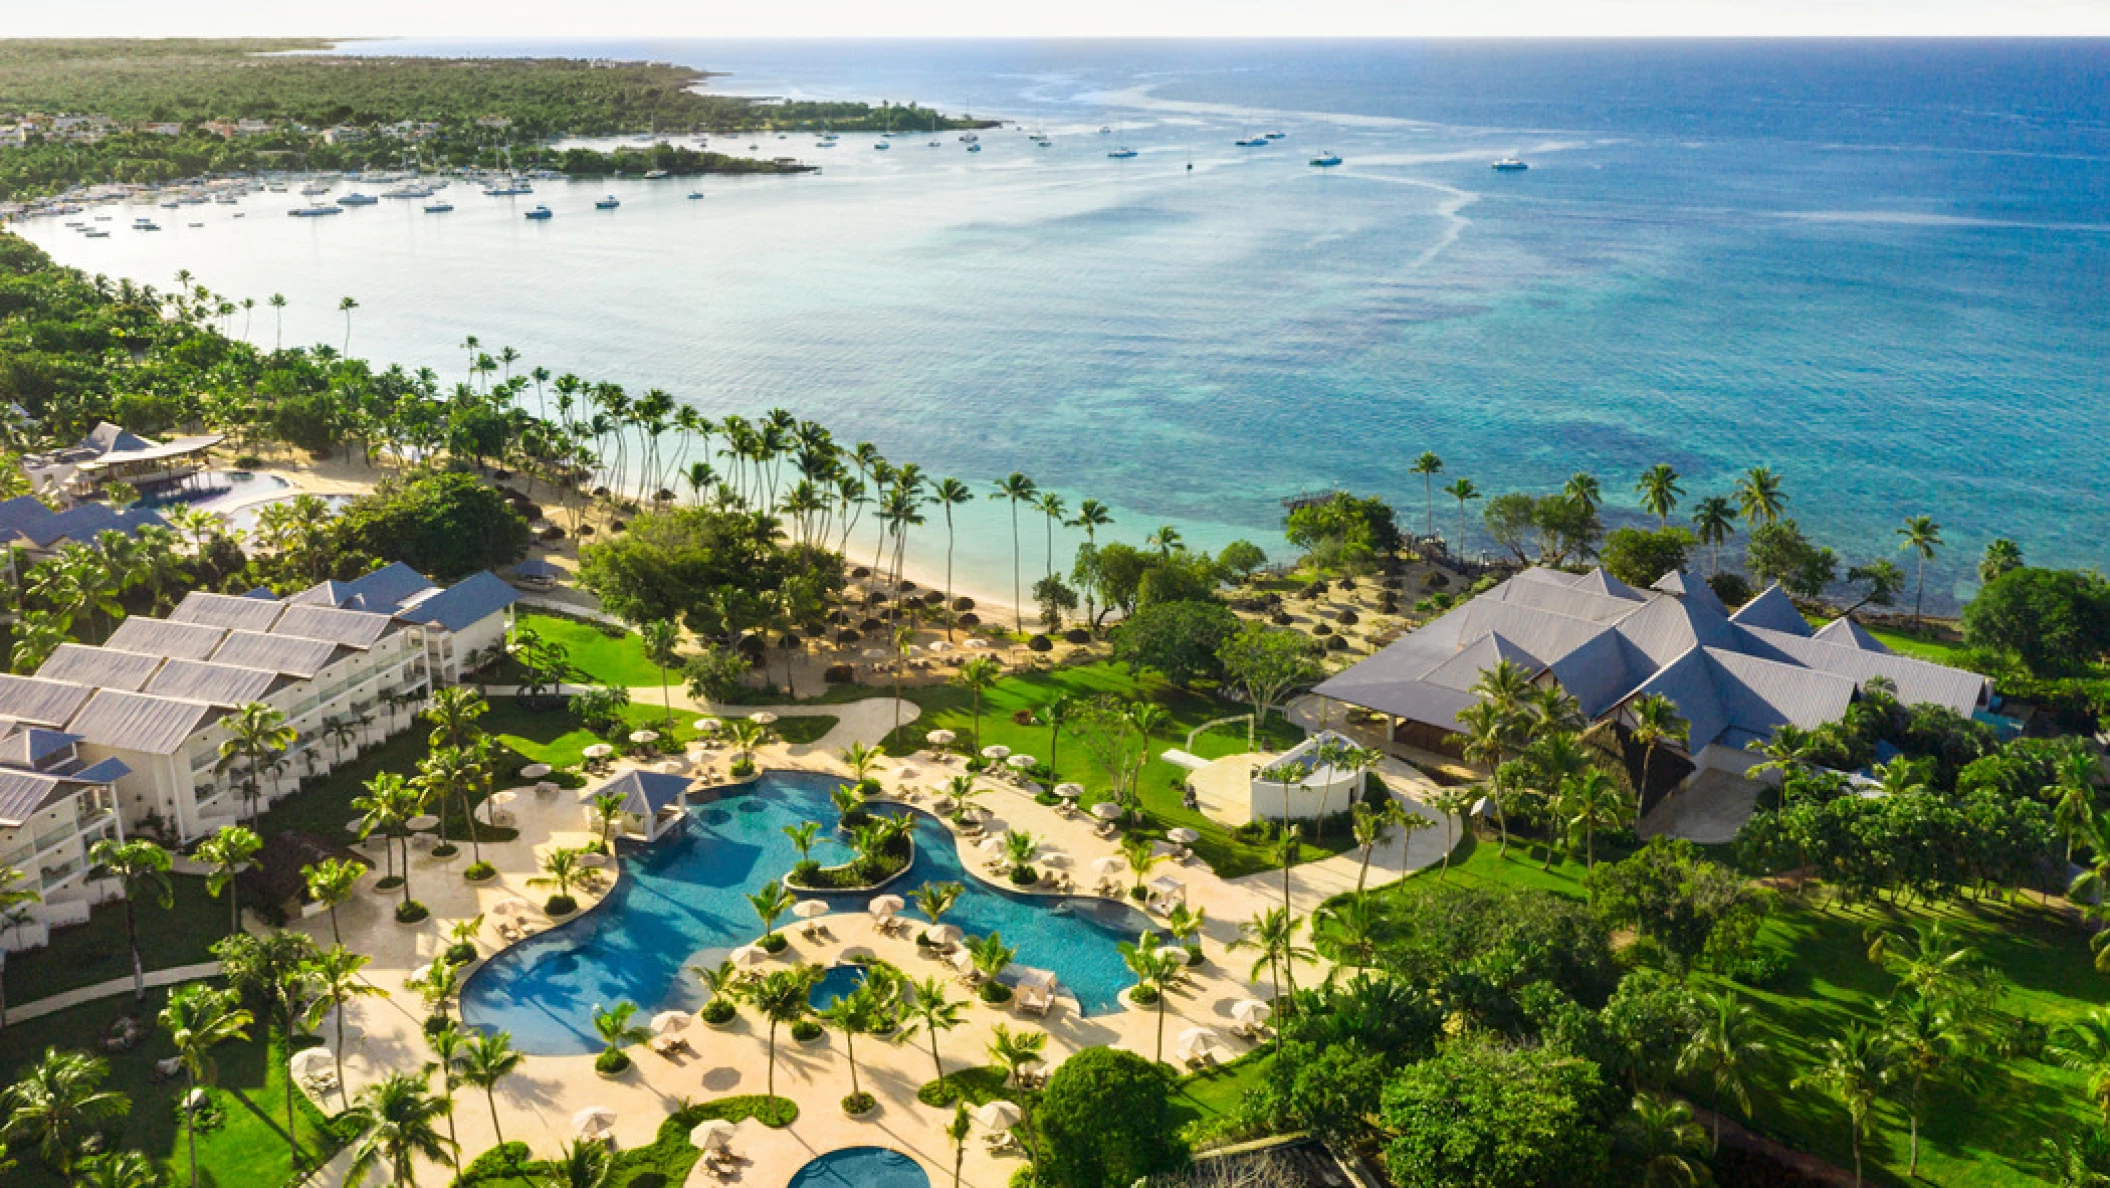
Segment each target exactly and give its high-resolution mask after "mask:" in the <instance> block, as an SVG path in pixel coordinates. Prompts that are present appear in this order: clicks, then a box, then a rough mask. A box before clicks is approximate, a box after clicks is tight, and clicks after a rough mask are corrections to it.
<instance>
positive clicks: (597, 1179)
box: [548, 1139, 615, 1188]
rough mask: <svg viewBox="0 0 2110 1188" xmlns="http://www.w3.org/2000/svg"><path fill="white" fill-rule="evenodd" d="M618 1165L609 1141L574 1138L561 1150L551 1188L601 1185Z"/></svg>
mask: <svg viewBox="0 0 2110 1188" xmlns="http://www.w3.org/2000/svg"><path fill="white" fill-rule="evenodd" d="M614 1166H615V1156H614V1155H613V1154H612V1153H610V1152H609V1150H608V1144H606V1143H598V1142H588V1141H587V1140H585V1139H573V1140H572V1141H570V1142H568V1143H566V1144H564V1145H563V1146H562V1147H559V1148H558V1149H557V1158H556V1161H555V1163H554V1164H553V1165H552V1167H551V1169H550V1173H549V1176H550V1178H549V1181H548V1182H549V1184H550V1188H601V1186H602V1185H603V1184H606V1183H607V1182H608V1173H609V1171H610V1170H612V1169H613V1168H614Z"/></svg>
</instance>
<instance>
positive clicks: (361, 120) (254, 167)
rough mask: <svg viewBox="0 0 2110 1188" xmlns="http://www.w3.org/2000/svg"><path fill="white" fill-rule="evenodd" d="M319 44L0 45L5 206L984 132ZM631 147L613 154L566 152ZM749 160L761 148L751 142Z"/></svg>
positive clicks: (964, 124)
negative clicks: (146, 190) (795, 137)
mask: <svg viewBox="0 0 2110 1188" xmlns="http://www.w3.org/2000/svg"><path fill="white" fill-rule="evenodd" d="M338 44H341V43H340V42H339V41H336V40H325V39H296V38H283V39H276V38H275V39H246V38H245V39H234V40H190V39H184V40H160V41H127V40H115V39H110V40H102V39H97V40H17V41H0V201H6V200H20V199H23V198H30V197H35V196H38V195H42V194H49V193H53V192H56V191H59V190H63V189H66V188H68V187H71V186H78V185H87V184H98V183H105V182H128V183H149V184H151V183H158V182H166V181H170V180H174V179H177V178H184V177H197V176H203V175H208V174H239V173H254V172H260V171H265V170H274V169H277V170H347V169H363V168H369V167H372V168H390V169H394V168H403V167H406V166H408V167H417V168H423V169H461V168H514V169H555V170H560V171H562V172H565V173H571V174H575V175H581V176H589V175H595V174H611V173H616V172H642V171H645V170H658V169H663V170H666V171H667V172H669V173H676V174H700V173H757V172H765V173H766V172H795V171H798V170H801V169H804V168H806V167H805V166H802V165H799V164H798V163H797V162H795V161H792V160H790V159H788V158H778V157H776V156H775V155H773V154H772V155H768V156H761V157H757V156H740V155H735V154H728V153H723V152H715V151H711V150H710V149H709V148H708V147H707V146H705V145H702V144H698V145H695V146H694V147H689V146H683V145H679V144H677V143H675V142H676V141H677V140H679V139H683V138H696V137H709V136H712V135H740V134H761V133H765V132H767V133H772V134H773V133H777V132H792V131H809V130H813V131H817V130H821V129H832V130H834V131H838V132H857V131H871V132H877V131H881V130H883V129H888V128H892V129H915V130H919V131H930V130H938V129H952V128H980V127H987V126H989V125H990V124H991V123H993V121H989V120H976V119H973V118H972V117H967V116H946V115H942V114H940V113H938V112H936V111H932V110H930V109H927V108H923V107H920V106H917V105H915V104H907V105H895V104H877V105H875V104H870V103H863V102H816V101H810V100H798V101H791V100H779V99H772V98H758V97H743V96H737V95H721V94H714V93H710V92H708V91H706V90H704V89H703V87H704V84H705V83H706V81H707V80H708V79H709V78H711V77H712V75H711V74H710V72H708V71H704V70H698V69H694V68H692V67H687V66H677V65H673V64H671V63H666V62H639V61H615V60H610V59H586V58H427V57H387V56H382V57H365V56H353V55H346V54H338V53H333V52H331V51H332V50H333V49H334V47H335V46H337V45H338ZM609 136H630V137H639V136H642V137H645V138H647V139H646V140H645V142H644V143H641V144H636V145H624V146H621V147H619V148H616V149H613V150H610V151H605V152H604V151H596V150H592V149H583V148H576V147H574V148H567V149H558V148H556V147H555V142H557V141H559V140H563V139H566V138H577V137H609ZM757 147H758V149H759V148H760V147H761V146H759V145H758V146H757Z"/></svg>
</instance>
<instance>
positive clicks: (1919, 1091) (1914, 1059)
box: [1884, 995, 1973, 1179]
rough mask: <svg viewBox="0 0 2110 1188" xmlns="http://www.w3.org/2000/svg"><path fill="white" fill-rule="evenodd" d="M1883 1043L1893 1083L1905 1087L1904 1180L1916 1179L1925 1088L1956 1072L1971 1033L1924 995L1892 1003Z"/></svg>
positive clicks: (1966, 1053)
mask: <svg viewBox="0 0 2110 1188" xmlns="http://www.w3.org/2000/svg"><path fill="white" fill-rule="evenodd" d="M1889 1016H1890V1017H1889V1025H1888V1026H1887V1027H1886V1028H1885V1029H1884V1039H1885V1040H1887V1041H1888V1042H1889V1045H1890V1051H1891V1056H1892V1061H1893V1072H1894V1074H1895V1076H1896V1079H1897V1080H1899V1081H1901V1082H1903V1083H1904V1087H1905V1101H1904V1106H1905V1120H1906V1124H1907V1126H1908V1127H1909V1128H1910V1134H1911V1139H1910V1145H1909V1147H1908V1148H1907V1149H1908V1150H1909V1151H1910V1152H1911V1154H1910V1155H1909V1156H1908V1157H1907V1161H1906V1166H1905V1175H1906V1177H1907V1178H1908V1179H1909V1178H1912V1177H1916V1176H1918V1175H1919V1170H1920V1115H1921V1113H1922V1112H1923V1111H1924V1107H1925V1104H1926V1094H1927V1088H1928V1086H1929V1085H1930V1084H1931V1083H1932V1082H1934V1081H1937V1080H1940V1079H1941V1078H1942V1077H1944V1076H1946V1075H1948V1074H1949V1073H1951V1072H1952V1071H1955V1070H1956V1069H1957V1068H1958V1066H1959V1065H1960V1064H1961V1063H1962V1062H1963V1061H1964V1060H1965V1059H1967V1058H1968V1057H1969V1056H1970V1054H1971V1050H1972V1047H1973V1045H1972V1043H1971V1038H1970V1033H1969V1032H1968V1031H1967V1030H1966V1029H1965V1028H1964V1027H1963V1025H1962V1024H1961V1022H1960V1021H1959V1020H1958V1019H1957V1017H1956V1015H1955V1013H1954V1012H1952V1011H1951V1010H1949V1009H1948V1008H1947V1007H1946V1006H1944V1005H1943V1004H1941V1003H1939V1002H1937V1001H1935V1000H1934V999H1931V998H1928V997H1926V996H1925V995H1915V996H1913V997H1911V998H1908V999H1905V1000H1903V1001H1900V1002H1894V1003H1892V1004H1891V1009H1890V1011H1889Z"/></svg>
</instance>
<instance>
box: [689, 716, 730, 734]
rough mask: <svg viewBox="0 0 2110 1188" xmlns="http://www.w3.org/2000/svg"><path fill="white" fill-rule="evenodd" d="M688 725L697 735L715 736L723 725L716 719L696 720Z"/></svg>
mask: <svg viewBox="0 0 2110 1188" xmlns="http://www.w3.org/2000/svg"><path fill="white" fill-rule="evenodd" d="M689 725H691V726H693V727H695V728H696V733H698V734H716V733H718V731H719V730H720V729H722V728H723V727H724V726H725V723H724V722H723V721H720V720H719V719H717V718H698V719H696V720H695V721H693V722H691V723H689Z"/></svg>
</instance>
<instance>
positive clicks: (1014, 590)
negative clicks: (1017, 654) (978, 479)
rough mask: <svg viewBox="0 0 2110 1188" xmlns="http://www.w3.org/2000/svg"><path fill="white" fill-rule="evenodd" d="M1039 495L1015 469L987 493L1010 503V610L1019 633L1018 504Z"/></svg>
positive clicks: (1022, 604)
mask: <svg viewBox="0 0 2110 1188" xmlns="http://www.w3.org/2000/svg"><path fill="white" fill-rule="evenodd" d="M1039 495H1040V488H1039V487H1037V486H1035V485H1034V483H1033V480H1032V479H1029V478H1027V477H1026V476H1025V475H1023V474H1020V473H1019V472H1017V471H1015V470H1014V471H1012V472H1011V473H1010V474H1008V475H1006V476H1004V477H1003V478H1000V479H998V480H996V489H995V490H994V491H991V492H990V493H989V498H991V499H1003V500H1008V501H1009V502H1010V504H1011V611H1012V613H1013V614H1014V615H1015V616H1016V622H1015V623H1014V624H1013V629H1014V630H1016V631H1017V632H1018V633H1019V634H1021V635H1023V634H1025V630H1026V609H1025V608H1026V600H1025V588H1024V587H1023V586H1021V585H1020V584H1019V548H1020V545H1019V535H1018V505H1019V504H1021V503H1030V502H1032V501H1033V500H1035V499H1037V498H1038V497H1039Z"/></svg>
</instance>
